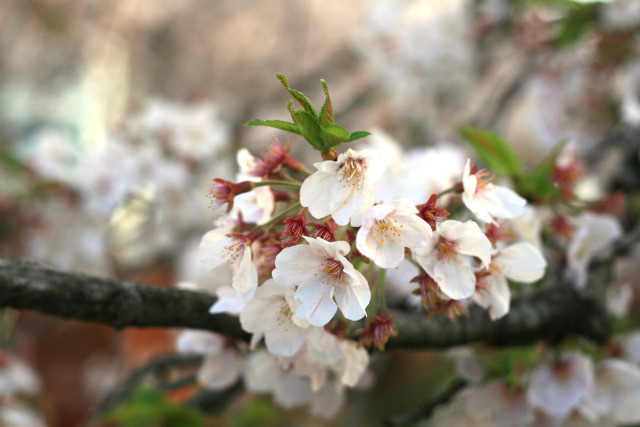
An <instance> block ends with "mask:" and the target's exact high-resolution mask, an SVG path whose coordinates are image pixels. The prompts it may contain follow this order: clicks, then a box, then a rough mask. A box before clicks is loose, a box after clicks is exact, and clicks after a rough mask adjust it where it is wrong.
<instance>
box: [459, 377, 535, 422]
mask: <svg viewBox="0 0 640 427" xmlns="http://www.w3.org/2000/svg"><path fill="white" fill-rule="evenodd" d="M465 409H466V411H467V414H468V415H469V416H470V417H472V418H485V417H488V418H490V419H491V420H492V421H493V423H494V424H493V425H494V426H495V427H528V426H530V425H531V424H532V422H533V419H534V414H533V408H532V407H531V406H529V404H528V403H527V399H526V395H525V392H524V390H522V389H520V388H512V387H510V386H509V385H508V384H507V383H506V382H505V381H504V380H498V381H493V382H491V383H489V384H487V385H485V386H483V387H481V388H473V389H471V392H470V393H468V397H467V399H466V405H465Z"/></svg>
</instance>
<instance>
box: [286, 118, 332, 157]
mask: <svg viewBox="0 0 640 427" xmlns="http://www.w3.org/2000/svg"><path fill="white" fill-rule="evenodd" d="M289 111H291V114H292V115H293V121H294V122H296V125H297V126H298V129H299V130H300V135H302V136H303V137H304V139H306V140H307V141H309V144H311V145H312V146H313V148H315V149H316V150H320V151H323V152H324V151H327V148H326V147H325V145H324V142H323V141H322V138H321V136H320V132H321V129H322V128H321V127H320V125H319V124H318V122H317V120H316V117H314V116H312V115H311V114H309V112H307V111H305V110H297V111H294V110H293V107H292V108H291V109H290V110H289Z"/></svg>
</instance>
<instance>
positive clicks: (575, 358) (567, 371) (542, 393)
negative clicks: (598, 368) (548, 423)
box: [527, 352, 594, 419]
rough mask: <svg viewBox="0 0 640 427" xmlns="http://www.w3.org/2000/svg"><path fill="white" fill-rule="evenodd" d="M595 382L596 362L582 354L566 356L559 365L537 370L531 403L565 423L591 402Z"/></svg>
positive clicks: (532, 387) (530, 396) (572, 353)
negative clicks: (572, 413) (594, 363)
mask: <svg viewBox="0 0 640 427" xmlns="http://www.w3.org/2000/svg"><path fill="white" fill-rule="evenodd" d="M593 381H594V369H593V362H592V360H591V359H590V358H588V357H586V356H584V355H582V354H580V353H574V352H570V353H565V354H564V355H563V356H562V358H561V359H560V360H559V361H558V362H556V363H554V364H549V365H547V364H544V365H540V366H538V367H537V368H536V369H534V371H533V372H532V373H531V380H530V382H529V387H528V389H527V401H528V402H529V404H530V405H531V406H533V407H534V408H537V409H540V410H541V411H543V412H544V413H545V414H547V415H549V416H550V417H552V418H556V419H564V418H566V417H567V416H568V415H569V414H570V413H571V412H572V411H574V410H576V409H578V408H579V407H580V406H581V405H582V404H584V403H586V402H587V397H588V395H589V393H590V392H591V388H592V387H593Z"/></svg>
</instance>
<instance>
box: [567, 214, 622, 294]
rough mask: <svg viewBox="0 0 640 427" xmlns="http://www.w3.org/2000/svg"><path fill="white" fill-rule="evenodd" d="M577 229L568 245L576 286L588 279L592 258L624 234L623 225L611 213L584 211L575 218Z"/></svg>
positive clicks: (569, 262)
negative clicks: (588, 268)
mask: <svg viewBox="0 0 640 427" xmlns="http://www.w3.org/2000/svg"><path fill="white" fill-rule="evenodd" d="M574 226H575V229H574V232H573V235H572V237H571V241H570V242H569V245H568V247H567V263H568V265H569V270H570V275H571V278H572V279H573V280H574V282H575V284H576V286H578V287H583V286H584V285H585V283H586V281H587V267H588V266H589V262H590V261H591V258H592V257H593V256H594V255H595V254H597V253H598V251H600V250H603V249H604V248H606V247H607V245H609V244H611V243H612V242H613V241H614V240H615V239H617V238H619V237H620V236H621V235H622V227H620V223H619V222H618V220H617V219H616V218H615V217H613V216H611V215H597V214H592V213H590V212H584V213H582V214H581V215H580V216H579V217H577V218H576V219H575V224H574Z"/></svg>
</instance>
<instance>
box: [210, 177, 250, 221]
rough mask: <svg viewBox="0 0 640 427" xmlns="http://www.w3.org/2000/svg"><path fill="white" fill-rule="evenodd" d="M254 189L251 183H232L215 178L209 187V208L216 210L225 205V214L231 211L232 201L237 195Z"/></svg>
mask: <svg viewBox="0 0 640 427" xmlns="http://www.w3.org/2000/svg"><path fill="white" fill-rule="evenodd" d="M253 188H254V184H253V183H252V182H251V181H242V182H238V183H234V182H231V181H227V180H225V179H220V178H216V179H214V180H213V184H212V185H211V187H209V191H208V195H209V199H210V200H211V208H213V209H218V208H219V207H221V206H222V205H224V204H225V203H227V213H229V212H230V211H231V209H233V201H234V199H235V197H236V196H237V195H238V194H242V193H246V192H249V191H251V190H252V189H253Z"/></svg>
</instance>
